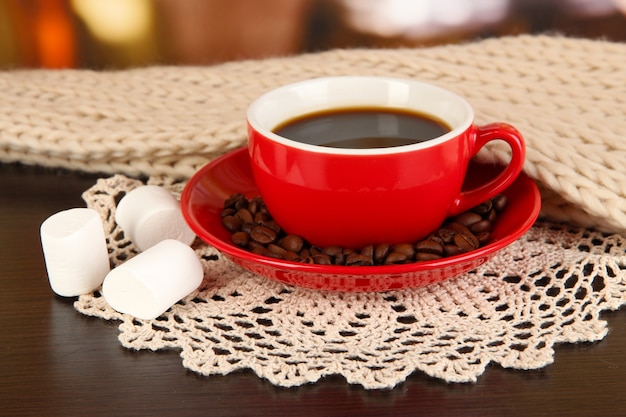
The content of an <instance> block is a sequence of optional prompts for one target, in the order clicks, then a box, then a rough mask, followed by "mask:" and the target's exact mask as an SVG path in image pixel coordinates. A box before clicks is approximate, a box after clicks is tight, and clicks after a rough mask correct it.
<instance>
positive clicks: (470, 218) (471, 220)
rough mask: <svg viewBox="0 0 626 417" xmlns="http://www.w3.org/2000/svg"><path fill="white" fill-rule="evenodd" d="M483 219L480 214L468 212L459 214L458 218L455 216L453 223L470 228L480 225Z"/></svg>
mask: <svg viewBox="0 0 626 417" xmlns="http://www.w3.org/2000/svg"><path fill="white" fill-rule="evenodd" d="M482 219H483V217H482V216H481V215H480V214H478V213H474V212H472V211H466V212H463V213H461V214H459V215H458V216H455V217H454V218H453V219H452V221H453V222H455V223H461V224H462V225H463V226H466V227H470V226H471V225H473V224H475V223H478V222H479V221H481V220H482Z"/></svg>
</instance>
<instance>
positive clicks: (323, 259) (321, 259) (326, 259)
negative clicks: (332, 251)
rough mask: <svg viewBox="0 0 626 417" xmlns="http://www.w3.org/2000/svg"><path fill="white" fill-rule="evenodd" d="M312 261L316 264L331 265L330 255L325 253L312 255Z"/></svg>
mask: <svg viewBox="0 0 626 417" xmlns="http://www.w3.org/2000/svg"><path fill="white" fill-rule="evenodd" d="M313 261H314V262H315V263H316V264H318V265H332V263H333V262H332V259H331V257H330V256H328V255H326V254H325V253H318V254H317V255H313Z"/></svg>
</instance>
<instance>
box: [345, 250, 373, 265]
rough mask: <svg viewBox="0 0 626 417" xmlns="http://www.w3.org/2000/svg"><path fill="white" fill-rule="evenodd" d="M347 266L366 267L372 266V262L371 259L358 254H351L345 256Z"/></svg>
mask: <svg viewBox="0 0 626 417" xmlns="http://www.w3.org/2000/svg"><path fill="white" fill-rule="evenodd" d="M345 264H346V265H347V266H368V265H373V264H374V261H373V259H372V258H371V257H369V256H367V255H363V254H360V253H351V254H349V255H347V256H346V262H345Z"/></svg>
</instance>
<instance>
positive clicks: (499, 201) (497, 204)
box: [491, 194, 507, 213]
mask: <svg viewBox="0 0 626 417" xmlns="http://www.w3.org/2000/svg"><path fill="white" fill-rule="evenodd" d="M491 202H492V204H493V208H494V209H495V210H496V211H497V212H498V213H500V212H502V210H504V208H505V207H506V203H507V198H506V196H505V195H503V194H498V195H497V196H495V197H494V198H492V199H491Z"/></svg>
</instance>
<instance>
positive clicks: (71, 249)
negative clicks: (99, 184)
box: [40, 208, 110, 297]
mask: <svg viewBox="0 0 626 417" xmlns="http://www.w3.org/2000/svg"><path fill="white" fill-rule="evenodd" d="M40 234H41V247H42V249H43V255H44V260H45V262H46V269H47V271H48V279H49V280H50V287H52V290H53V291H54V292H55V293H57V294H58V295H60V296H63V297H75V296H77V295H82V294H86V293H88V292H90V291H93V290H94V289H96V288H97V287H98V286H99V285H100V284H102V281H103V280H104V277H105V276H106V274H107V273H108V272H109V270H110V266H109V254H108V251H107V244H106V237H105V235H104V228H103V226H102V220H101V219H100V215H99V214H98V212H97V211H95V210H93V209H89V208H74V209H69V210H65V211H60V212H58V213H56V214H53V215H52V216H50V217H48V218H47V219H46V220H45V221H44V222H43V223H42V224H41V228H40Z"/></svg>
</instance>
